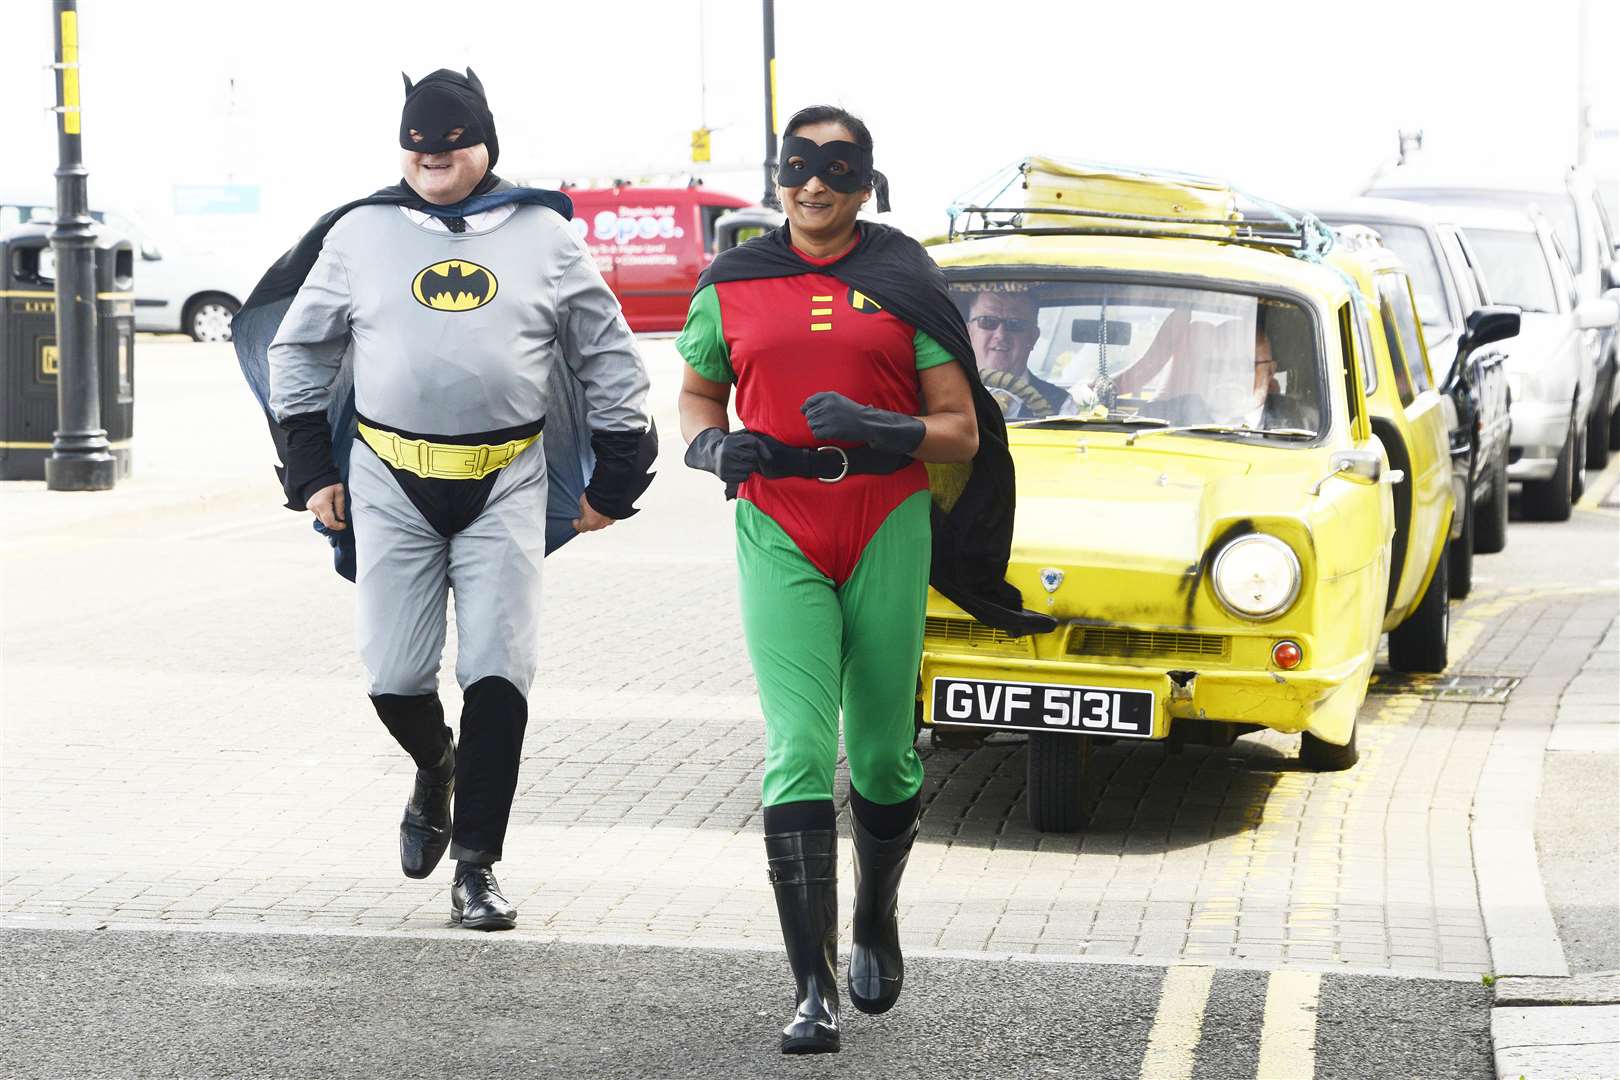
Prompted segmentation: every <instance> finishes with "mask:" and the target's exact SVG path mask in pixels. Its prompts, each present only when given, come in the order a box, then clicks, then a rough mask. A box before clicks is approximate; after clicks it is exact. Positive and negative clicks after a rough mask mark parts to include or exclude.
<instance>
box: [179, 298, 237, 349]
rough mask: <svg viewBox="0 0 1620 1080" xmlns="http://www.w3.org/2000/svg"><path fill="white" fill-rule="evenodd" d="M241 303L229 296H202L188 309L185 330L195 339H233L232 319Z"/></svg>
mask: <svg viewBox="0 0 1620 1080" xmlns="http://www.w3.org/2000/svg"><path fill="white" fill-rule="evenodd" d="M240 307H241V305H240V304H238V303H237V302H236V301H235V300H232V299H231V298H230V297H228V296H202V297H199V298H198V299H196V300H194V301H192V304H191V306H190V307H189V308H187V309H186V324H185V331H186V333H188V334H190V335H191V337H192V339H193V340H195V341H229V340H231V320H232V319H233V318H235V317H236V313H237V311H238V310H239V309H240Z"/></svg>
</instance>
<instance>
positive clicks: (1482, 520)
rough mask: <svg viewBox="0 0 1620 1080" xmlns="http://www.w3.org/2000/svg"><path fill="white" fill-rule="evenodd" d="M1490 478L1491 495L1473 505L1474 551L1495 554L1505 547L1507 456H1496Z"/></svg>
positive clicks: (1506, 525) (1481, 553) (1506, 528)
mask: <svg viewBox="0 0 1620 1080" xmlns="http://www.w3.org/2000/svg"><path fill="white" fill-rule="evenodd" d="M1493 471H1494V472H1495V473H1496V476H1495V477H1494V478H1493V479H1492V480H1491V497H1490V498H1488V499H1486V500H1485V501H1484V502H1483V503H1480V504H1479V505H1477V506H1475V507H1474V552H1475V554H1478V555H1495V554H1496V553H1497V552H1499V551H1501V550H1502V549H1503V548H1505V547H1507V532H1508V475H1507V456H1506V455H1505V454H1504V455H1502V456H1500V457H1498V458H1497V461H1496V466H1495V468H1494V470H1493Z"/></svg>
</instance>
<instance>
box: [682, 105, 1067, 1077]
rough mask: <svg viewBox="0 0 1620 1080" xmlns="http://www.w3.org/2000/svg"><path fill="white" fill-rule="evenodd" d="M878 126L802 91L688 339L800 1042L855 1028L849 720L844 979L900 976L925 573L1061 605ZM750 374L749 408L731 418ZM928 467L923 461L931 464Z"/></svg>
mask: <svg viewBox="0 0 1620 1080" xmlns="http://www.w3.org/2000/svg"><path fill="white" fill-rule="evenodd" d="M871 148H872V140H871V135H870V133H869V132H868V131H867V129H866V127H865V125H864V124H863V123H861V121H860V120H859V119H857V118H856V117H853V116H851V115H850V114H849V113H848V112H846V111H845V110H842V109H838V108H834V107H831V106H818V107H815V108H812V109H806V110H803V111H801V112H799V113H798V114H796V115H795V116H794V117H793V118H792V119H791V120H790V121H789V123H788V126H787V129H786V135H785V137H784V138H783V141H782V153H781V162H782V164H781V170H780V172H779V173H778V175H777V184H778V187H779V194H780V196H781V198H782V202H783V206H784V208H785V210H786V213H787V219H788V220H787V223H786V224H785V225H783V226H782V227H780V228H778V229H776V230H775V231H773V232H771V233H768V234H766V235H764V236H761V237H759V238H757V239H754V240H751V241H749V242H748V243H746V244H743V245H742V246H740V247H737V248H733V249H730V250H728V251H725V252H723V253H722V254H721V255H720V256H719V257H718V258H717V259H716V260H715V261H714V263H713V264H712V265H711V266H710V267H709V268H708V269H707V270H706V271H705V272H704V273H703V275H702V277H700V279H699V281H698V288H697V291H696V293H695V294H694V296H693V299H692V303H691V307H690V309H689V311H688V314H687V321H686V326H685V328H684V329H683V331H682V333H681V336H680V338H679V339H678V340H677V342H676V347H677V349H678V350H679V351H680V353H681V355H682V357H683V359H685V361H686V363H687V366H688V369H689V370H688V372H687V373H686V377H685V381H684V382H683V384H682V396H681V418H682V430H683V433H684V434H685V435H686V436H687V438H688V440H689V447H688V451H687V455H686V462H687V464H688V465H690V466H692V467H693V468H697V469H703V470H706V471H709V472H713V473H715V474H716V475H717V476H718V477H719V478H720V479H721V480H722V481H724V482H725V483H726V484H727V492H728V494H734V495H735V496H736V497H737V508H736V522H737V526H736V527H737V563H738V571H739V589H738V591H739V598H740V601H741V607H742V623H743V633H744V636H745V638H746V639H747V644H748V651H749V656H750V658H751V660H752V662H753V667H754V674H755V678H756V681H757V682H758V684H759V690H760V702H761V707H762V711H763V712H764V714H765V742H766V749H765V776H764V782H763V793H762V802H763V804H764V814H763V817H764V825H765V846H766V855H767V860H768V864H769V874H770V880H771V883H772V886H773V889H774V891H775V894H776V903H777V914H778V916H779V919H780V921H781V925H782V935H783V941H784V944H785V945H786V948H787V954H788V963H789V967H790V968H791V969H792V971H793V976H794V982H795V993H796V1007H795V1012H794V1015H793V1017H792V1018H791V1019H790V1021H789V1022H788V1024H787V1026H786V1027H785V1028H784V1029H783V1032H782V1044H781V1048H782V1051H783V1052H784V1053H794V1054H798V1053H827V1052H836V1051H837V1050H838V1049H839V1046H840V1030H839V1021H838V991H837V985H836V977H835V975H834V972H833V963H834V957H835V955H836V951H837V926H838V913H837V863H838V855H837V832H836V829H835V821H836V810H835V807H834V803H833V778H834V770H835V768H836V763H837V757H838V730H839V722H840V719H842V722H843V731H844V748H845V751H846V756H847V759H848V762H849V779H850V787H849V791H850V794H849V805H850V830H851V833H852V834H853V839H854V854H855V859H854V863H855V910H854V917H853V919H852V931H853V943H852V947H851V951H850V963H849V979H848V988H849V995H850V1000H851V1001H852V1003H853V1004H854V1005H855V1006H856V1008H858V1009H860V1010H861V1011H863V1012H867V1013H882V1012H885V1011H887V1010H888V1009H890V1008H891V1007H892V1006H893V1005H894V1003H895V1001H896V1000H897V998H898V997H899V994H900V990H901V986H902V984H903V981H904V965H903V962H902V958H901V955H900V938H899V925H898V916H897V902H898V894H899V887H900V879H901V876H902V874H903V873H904V870H905V866H906V862H907V860H908V858H909V855H910V851H911V846H912V841H913V839H914V837H915V835H916V831H917V822H918V813H919V810H920V805H921V798H920V794H921V787H922V763H921V761H920V759H919V758H918V756H917V753H916V750H915V747H914V741H915V735H916V733H915V730H914V728H913V711H914V707H915V702H916V681H917V671H918V665H919V662H920V659H921V653H922V644H923V617H924V612H925V608H926V601H927V590H928V586H929V583H930V581H932V583H933V585H934V586H935V587H936V588H937V589H939V590H940V591H941V592H942V593H943V594H944V595H946V596H947V597H949V598H950V599H951V600H953V601H954V602H955V603H956V604H958V605H959V606H960V607H961V608H962V609H963V610H965V611H967V612H968V613H970V614H971V615H973V616H974V617H975V618H977V619H978V620H979V621H981V622H983V623H986V624H988V625H990V626H994V627H997V628H998V629H1002V630H1005V631H1006V632H1008V633H1009V634H1012V635H1014V636H1019V635H1024V634H1030V633H1039V632H1044V631H1047V630H1050V629H1052V628H1053V626H1054V625H1055V624H1054V621H1053V620H1052V619H1051V618H1050V617H1049V616H1046V615H1041V614H1038V613H1035V612H1031V611H1026V610H1025V609H1024V608H1023V605H1022V598H1021V596H1020V594H1019V592H1018V590H1017V589H1016V588H1014V587H1013V586H1012V585H1010V584H1009V583H1008V582H1007V581H1006V580H1005V575H1006V568H1007V558H1008V553H1009V549H1010V547H1011V540H1012V527H1013V509H1014V505H1013V465H1012V458H1011V456H1010V454H1009V452H1008V449H1007V440H1006V429H1005V425H1004V423H1003V421H1002V414H1001V410H1000V408H999V407H998V406H997V405H996V403H995V401H994V400H993V399H992V398H991V397H990V395H989V393H988V392H987V391H986V390H985V388H984V386H983V384H982V383H981V382H980V380H979V376H978V369H977V365H976V363H975V360H974V354H973V348H972V345H971V343H970V342H969V339H968V336H967V332H966V328H965V326H964V324H963V322H962V316H961V313H960V312H959V311H958V309H957V307H956V305H955V304H954V303H953V302H952V300H951V298H950V296H949V294H948V293H947V291H946V287H945V281H944V277H943V275H942V274H941V273H940V271H939V268H938V267H937V266H936V265H935V264H934V262H933V261H932V260H931V259H930V258H929V257H928V255H927V253H926V252H925V251H924V250H923V248H922V247H921V245H919V244H918V243H917V242H916V241H915V240H912V239H911V238H909V237H907V236H906V235H905V234H903V233H901V232H899V231H898V230H895V229H892V228H889V227H887V226H884V225H880V224H876V223H872V222H861V221H859V220H857V217H856V214H857V212H858V210H859V208H860V206H861V205H862V204H863V203H864V202H865V201H866V200H867V199H869V198H871V197H872V196H873V195H874V194H875V195H876V197H877V200H878V207H879V209H880V210H881V209H886V208H887V207H886V205H885V204H886V201H887V200H886V187H887V185H886V183H885V182H884V180H883V178H882V177H881V175H880V174H878V173H876V172H875V171H874V170H873V169H872V167H871V166H872V160H871ZM733 386H735V388H736V412H737V416H738V418H739V419H740V420H741V422H742V424H743V428H742V429H741V430H728V427H729V425H728V422H727V419H726V415H727V414H726V408H727V405H728V403H729V401H730V399H731V391H732V387H733ZM924 463H927V464H926V467H925V464H924Z"/></svg>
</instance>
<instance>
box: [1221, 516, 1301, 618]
mask: <svg viewBox="0 0 1620 1080" xmlns="http://www.w3.org/2000/svg"><path fill="white" fill-rule="evenodd" d="M1245 544H1265V545H1266V546H1268V547H1270V548H1273V549H1274V550H1277V551H1280V552H1281V553H1282V554H1283V556H1284V557H1285V558H1286V559H1287V561H1288V567H1289V569H1290V570H1291V571H1292V572H1293V584H1292V586H1291V587H1290V588H1289V590H1288V595H1287V596H1286V597H1285V598H1284V599H1283V600H1282V602H1281V603H1279V604H1278V605H1277V606H1276V607H1275V608H1272V609H1271V610H1269V611H1266V612H1263V613H1259V614H1256V613H1254V612H1249V611H1244V610H1243V609H1241V608H1239V607H1237V606H1235V605H1234V604H1232V602H1231V601H1230V600H1228V599H1227V597H1226V593H1225V592H1224V591H1223V590H1222V589H1221V565H1222V563H1224V562H1225V561H1226V559H1227V557H1228V556H1230V555H1231V554H1232V552H1233V551H1234V550H1236V549H1237V548H1239V547H1241V546H1243V545H1245ZM1209 577H1210V590H1211V591H1212V592H1214V594H1215V599H1216V600H1217V601H1218V602H1219V603H1220V605H1221V607H1222V608H1223V609H1225V611H1226V612H1227V614H1229V615H1232V616H1234V617H1235V618H1239V619H1242V620H1243V621H1244V622H1251V623H1264V622H1271V621H1273V620H1275V619H1279V618H1281V617H1282V616H1284V615H1286V614H1288V612H1289V610H1290V609H1291V608H1292V607H1293V606H1294V602H1295V601H1296V600H1298V599H1299V593H1300V590H1301V589H1302V588H1303V587H1304V583H1305V571H1304V567H1303V566H1302V565H1301V564H1300V561H1299V555H1298V554H1297V553H1296V552H1295V551H1294V549H1293V547H1292V546H1291V545H1290V544H1289V543H1288V541H1286V540H1284V539H1282V538H1281V537H1279V536H1273V535H1272V534H1271V533H1264V532H1251V533H1244V534H1243V535H1242V536H1239V537H1235V538H1233V539H1232V540H1229V541H1228V542H1227V543H1226V544H1225V546H1223V547H1222V548H1221V550H1220V551H1218V552H1216V554H1215V560H1214V562H1212V563H1211V564H1210V571H1209Z"/></svg>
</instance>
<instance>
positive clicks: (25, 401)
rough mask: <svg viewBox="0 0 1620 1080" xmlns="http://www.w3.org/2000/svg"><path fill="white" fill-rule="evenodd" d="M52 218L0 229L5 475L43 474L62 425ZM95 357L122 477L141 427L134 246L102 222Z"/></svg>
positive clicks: (0, 414)
mask: <svg viewBox="0 0 1620 1080" xmlns="http://www.w3.org/2000/svg"><path fill="white" fill-rule="evenodd" d="M50 230H51V226H50V224H49V223H45V222H30V223H28V224H25V225H19V226H17V227H16V228H14V229H12V230H10V231H8V232H6V233H3V234H0V301H3V302H0V480H43V479H45V459H46V458H48V457H50V456H51V439H52V437H53V435H54V434H55V432H56V419H57V409H56V406H57V401H56V373H57V370H58V364H59V358H58V354H57V348H56V279H55V269H54V265H55V259H54V258H53V256H52V254H51V243H50ZM95 260H96V362H97V363H98V364H100V366H101V426H102V427H104V428H106V429H107V441H108V443H109V444H110V447H111V450H112V455H113V459H114V460H115V461H116V462H117V463H118V475H119V477H120V478H122V477H125V476H128V475H129V471H130V447H131V443H132V442H133V438H134V434H135V293H134V291H133V290H134V273H135V253H134V250H133V248H132V247H131V246H130V243H129V241H128V240H125V239H123V238H122V237H120V236H119V235H118V234H117V233H114V232H110V231H108V230H106V229H105V228H104V227H98V228H97V230H96V248H95Z"/></svg>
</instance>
